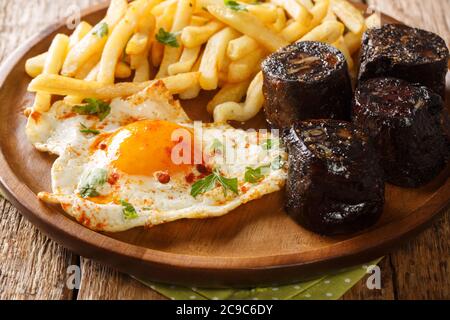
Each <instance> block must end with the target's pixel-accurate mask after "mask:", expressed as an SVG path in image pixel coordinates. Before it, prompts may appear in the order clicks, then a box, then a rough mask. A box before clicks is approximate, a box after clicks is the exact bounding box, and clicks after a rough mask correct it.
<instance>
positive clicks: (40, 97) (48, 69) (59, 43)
mask: <svg viewBox="0 0 450 320" xmlns="http://www.w3.org/2000/svg"><path fill="white" fill-rule="evenodd" d="M68 47H69V37H68V36H66V35H64V34H57V35H56V36H55V38H54V39H53V41H52V44H51V45H50V49H49V50H48V54H47V58H46V60H45V64H44V69H43V71H42V74H45V75H51V74H58V73H59V71H60V70H61V68H62V65H63V63H64V59H65V57H66V54H67V50H68ZM50 103H51V95H50V94H48V93H43V92H39V91H37V93H36V98H35V100H34V104H33V110H34V111H37V112H46V111H48V110H49V109H50Z"/></svg>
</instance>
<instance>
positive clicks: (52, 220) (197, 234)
mask: <svg viewBox="0 0 450 320" xmlns="http://www.w3.org/2000/svg"><path fill="white" fill-rule="evenodd" d="M362 8H364V7H362ZM104 12H105V7H104V5H103V6H98V7H94V8H92V9H91V10H89V11H88V12H85V19H86V20H87V21H89V22H96V21H98V20H99V19H100V18H101V17H102V16H103V15H104ZM384 20H385V22H392V21H394V20H393V19H392V18H389V17H384ZM56 32H68V30H66V29H65V27H63V26H62V24H59V25H55V26H52V27H50V28H48V29H47V30H45V31H44V32H42V33H40V34H39V35H37V36H35V37H34V38H32V39H30V40H29V41H28V42H27V43H25V44H24V45H23V46H22V47H20V48H19V49H17V50H16V51H15V52H14V53H13V54H12V55H11V56H10V58H9V59H8V60H7V61H6V62H5V63H4V65H3V67H2V68H1V70H0V84H1V85H2V87H1V89H0V101H1V102H2V105H1V109H0V182H1V184H2V188H3V191H4V192H5V194H6V195H7V196H8V197H9V199H10V200H11V201H12V202H13V204H14V205H15V206H16V207H17V208H19V209H20V211H21V212H22V213H23V215H24V216H26V217H27V218H28V219H29V220H30V221H31V222H32V223H34V224H35V225H36V226H37V227H38V228H39V229H41V230H42V231H43V232H44V233H46V234H47V235H48V236H49V237H51V238H52V239H54V240H56V241H57V242H59V243H61V244H62V245H63V246H65V247H67V248H68V249H70V250H72V251H75V252H77V253H78V254H80V255H82V256H85V257H89V258H93V259H95V260H99V261H101V262H103V263H107V264H109V265H112V266H114V267H116V268H118V269H119V270H121V271H123V272H126V273H131V274H134V275H137V276H141V277H145V278H147V279H150V280H155V281H160V282H167V283H173V284H188V285H197V286H209V287H216V286H249V285H264V284H273V283H287V282H294V281H298V280H305V279H306V278H309V277H312V276H314V275H317V274H319V273H324V272H329V271H332V270H337V269H338V268H342V267H346V266H350V265H354V264H357V263H364V262H367V261H369V260H370V259H373V258H377V257H379V256H382V255H383V254H385V253H386V252H387V251H388V250H389V249H391V248H392V247H393V246H395V245H398V244H399V243H400V242H401V241H402V240H404V239H406V238H408V237H410V236H411V235H413V234H415V233H416V232H417V231H418V230H420V229H422V228H423V227H424V226H425V225H427V224H428V222H430V221H431V219H432V218H433V217H435V216H436V215H437V214H438V213H439V212H440V211H441V210H443V209H444V208H445V207H446V205H447V204H448V203H449V200H450V180H449V179H447V177H448V175H449V174H448V173H449V170H448V169H447V170H446V172H444V173H443V174H442V175H441V176H440V177H439V178H437V179H436V180H435V181H433V182H432V183H430V184H429V185H427V186H425V187H424V188H421V189H417V190H411V189H410V190H407V189H401V188H397V187H393V186H387V190H386V199H387V202H386V207H385V210H384V214H383V217H382V219H381V221H380V222H379V223H378V224H377V225H376V226H375V227H373V228H372V229H370V230H367V231H365V232H364V233H361V234H357V235H353V236H351V237H338V238H328V237H321V236H318V235H316V234H313V233H311V232H308V231H306V230H304V229H302V228H301V227H300V226H298V225H297V224H295V223H294V222H293V221H292V220H291V219H290V218H289V217H288V216H287V215H286V214H285V213H284V212H283V209H282V208H283V196H282V192H280V193H277V194H272V195H269V196H266V197H264V198H263V199H261V200H258V201H255V202H252V203H249V204H247V205H245V206H242V207H240V208H239V209H237V210H235V211H234V212H232V213H229V214H228V215H226V216H224V217H222V218H217V219H209V220H195V221H192V220H189V221H187V220H184V221H178V222H174V223H170V224H167V225H162V226H157V227H154V228H152V229H151V230H144V229H143V228H138V229H134V230H131V231H128V232H124V233H119V234H101V233H96V232H93V231H91V230H89V229H87V228H85V227H83V226H81V225H79V224H78V223H77V222H75V221H74V220H72V219H71V218H69V217H68V216H67V215H65V214H64V213H63V212H62V210H60V209H59V208H56V207H49V206H47V205H45V204H43V203H42V202H40V201H39V200H38V199H37V198H36V193H37V192H39V191H43V190H47V191H50V168H51V165H52V162H53V161H54V157H52V156H49V155H47V154H43V153H40V152H38V151H36V150H35V149H34V148H33V147H32V146H31V145H30V144H29V143H28V141H27V139H26V137H25V129H24V126H25V121H26V119H25V117H24V116H23V114H22V112H23V110H24V108H25V107H26V106H29V105H30V104H31V103H32V99H33V96H32V95H31V94H29V93H27V91H26V89H27V85H28V83H29V81H30V78H29V77H28V76H27V75H26V74H25V71H24V64H25V61H26V59H27V58H29V57H32V56H34V55H36V54H39V53H42V52H44V51H46V50H47V48H48V47H49V44H50V42H51V39H52V38H53V36H54V35H55V33H56ZM207 98H208V97H207V96H206V94H205V95H204V96H203V97H202V98H200V100H196V101H191V102H189V103H186V104H185V107H186V110H187V111H188V113H189V114H190V115H191V116H192V117H193V118H194V119H201V118H203V117H204V114H205V111H204V110H205V101H206V99H207ZM263 120H264V119H263V118H262V116H260V117H259V118H257V119H255V120H253V121H252V122H251V123H248V124H247V125H246V126H249V127H251V126H260V125H261V124H262V123H264V121H263Z"/></svg>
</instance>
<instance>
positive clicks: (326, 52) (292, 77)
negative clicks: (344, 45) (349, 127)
mask: <svg viewBox="0 0 450 320" xmlns="http://www.w3.org/2000/svg"><path fill="white" fill-rule="evenodd" d="M262 70H263V74H264V86H263V91H264V97H265V105H264V109H265V113H266V118H267V121H268V122H269V124H270V125H271V126H272V127H273V128H287V127H289V126H290V125H292V124H293V122H294V121H295V120H307V119H322V118H324V119H328V118H332V119H341V120H347V119H350V110H351V99H352V98H351V96H352V87H351V82H350V77H349V75H348V69H347V62H346V60H345V57H344V55H343V54H342V53H341V52H340V51H338V50H337V49H335V48H334V47H331V46H329V45H327V44H324V43H319V42H310V41H305V42H299V43H295V44H292V45H290V46H287V47H285V48H282V49H281V50H279V51H277V52H275V53H273V54H272V55H270V56H269V57H268V58H267V59H266V60H264V62H263V63H262Z"/></svg>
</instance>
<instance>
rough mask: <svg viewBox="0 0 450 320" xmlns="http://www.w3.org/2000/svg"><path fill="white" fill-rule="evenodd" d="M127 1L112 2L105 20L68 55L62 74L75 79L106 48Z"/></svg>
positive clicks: (115, 0) (113, 0)
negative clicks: (84, 65) (89, 61)
mask: <svg viewBox="0 0 450 320" xmlns="http://www.w3.org/2000/svg"><path fill="white" fill-rule="evenodd" d="M127 7H128V2H127V0H112V1H111V5H110V7H109V9H108V11H107V14H106V17H105V19H103V20H102V21H100V22H99V23H98V24H97V25H96V26H95V27H94V28H93V29H92V30H91V31H90V32H89V33H88V34H87V35H86V36H85V37H84V38H83V39H82V40H81V41H80V42H78V43H77V44H76V45H75V46H74V47H73V48H72V49H71V50H70V51H69V53H68V55H67V58H66V60H65V62H64V65H63V68H62V71H61V74H63V75H65V76H70V77H73V76H75V73H76V72H77V70H78V69H79V68H80V67H81V66H82V65H83V64H84V63H85V62H86V61H87V60H89V58H90V57H91V56H92V55H94V54H96V53H99V52H102V50H103V48H104V47H105V44H106V40H107V39H108V34H109V33H110V32H111V31H112V30H113V29H114V27H115V26H116V25H117V24H118V23H119V21H120V20H121V19H122V17H123V16H124V14H125V12H126V11H127Z"/></svg>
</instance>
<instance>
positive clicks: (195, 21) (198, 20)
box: [190, 15, 211, 27]
mask: <svg viewBox="0 0 450 320" xmlns="http://www.w3.org/2000/svg"><path fill="white" fill-rule="evenodd" d="M210 21H211V20H210V19H208V18H205V17H202V16H197V15H196V16H192V18H191V24H190V25H191V26H196V27H199V26H204V25H205V24H207V23H208V22H210Z"/></svg>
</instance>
